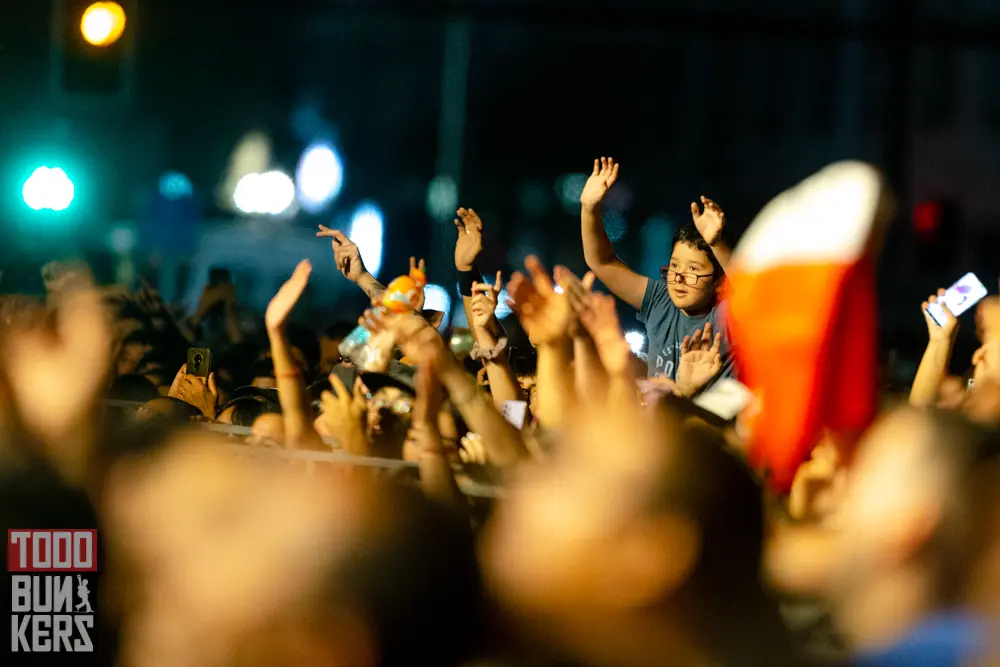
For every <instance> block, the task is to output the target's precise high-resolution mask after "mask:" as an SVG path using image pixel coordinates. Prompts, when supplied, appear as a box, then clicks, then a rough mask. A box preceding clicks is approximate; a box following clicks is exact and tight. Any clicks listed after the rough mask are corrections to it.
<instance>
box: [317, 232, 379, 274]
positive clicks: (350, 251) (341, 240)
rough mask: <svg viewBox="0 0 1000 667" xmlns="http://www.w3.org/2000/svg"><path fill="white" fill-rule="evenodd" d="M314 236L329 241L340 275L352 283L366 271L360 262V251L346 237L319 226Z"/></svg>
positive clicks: (341, 233)
mask: <svg viewBox="0 0 1000 667" xmlns="http://www.w3.org/2000/svg"><path fill="white" fill-rule="evenodd" d="M316 236H321V237H324V238H328V239H331V245H332V246H333V258H334V261H335V262H336V263H337V269H338V270H339V271H340V274H341V275H342V276H344V277H345V278H347V279H348V280H350V281H351V282H352V283H356V282H358V281H359V280H360V279H361V278H362V277H363V276H364V275H365V274H367V273H368V271H367V270H366V269H365V265H364V262H362V261H361V251H360V250H358V246H357V244H356V243H354V241H352V240H351V239H349V238H347V235H346V234H344V233H343V232H341V231H340V230H337V229H330V228H329V227H325V226H323V225H319V231H318V232H316Z"/></svg>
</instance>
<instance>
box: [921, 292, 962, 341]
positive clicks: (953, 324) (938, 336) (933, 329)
mask: <svg viewBox="0 0 1000 667" xmlns="http://www.w3.org/2000/svg"><path fill="white" fill-rule="evenodd" d="M944 293H945V290H944V289H939V290H938V291H937V294H936V295H934V294H932V295H930V296H929V297H927V301H924V302H923V303H922V304H920V312H921V313H923V315H924V321H925V322H926V323H927V335H928V337H929V338H930V340H932V341H935V342H942V343H949V342H951V341H953V340H954V339H955V334H956V333H958V319H957V318H956V317H955V316H954V315H952V314H951V311H950V310H948V306H946V305H945V304H944V302H942V303H941V304H940V305H941V310H942V311H943V312H944V323H943V324H941V325H940V326H939V325H938V323H937V322H935V321H934V318H933V317H931V316H930V314H928V312H927V308H928V306H930V304H932V303H936V302H937V300H938V298H940V297H943V296H944Z"/></svg>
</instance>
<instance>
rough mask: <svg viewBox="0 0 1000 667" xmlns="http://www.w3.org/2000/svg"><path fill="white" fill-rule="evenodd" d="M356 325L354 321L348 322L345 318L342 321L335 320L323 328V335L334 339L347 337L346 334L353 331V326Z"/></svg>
mask: <svg viewBox="0 0 1000 667" xmlns="http://www.w3.org/2000/svg"><path fill="white" fill-rule="evenodd" d="M357 326H358V325H357V324H356V323H354V322H348V321H346V320H345V321H343V322H336V323H334V324H331V325H330V326H328V327H327V328H326V329H324V330H323V336H324V337H325V338H332V339H334V340H340V339H343V338H347V335H348V334H349V333H351V332H352V331H354V328H355V327H357Z"/></svg>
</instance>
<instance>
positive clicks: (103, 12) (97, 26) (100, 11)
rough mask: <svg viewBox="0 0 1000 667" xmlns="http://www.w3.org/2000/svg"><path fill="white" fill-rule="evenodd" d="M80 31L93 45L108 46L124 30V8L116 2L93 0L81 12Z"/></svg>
mask: <svg viewBox="0 0 1000 667" xmlns="http://www.w3.org/2000/svg"><path fill="white" fill-rule="evenodd" d="M80 32H81V33H83V38H84V39H85V40H87V42H88V43H90V44H93V45H94V46H110V45H112V44H114V43H115V42H117V41H118V39H119V38H120V37H121V36H122V33H124V32H125V10H124V9H122V7H121V5H119V4H118V3H117V2H95V3H94V4H92V5H91V6H90V7H87V10H86V11H84V12H83V18H82V19H81V20H80Z"/></svg>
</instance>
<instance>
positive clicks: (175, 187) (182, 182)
mask: <svg viewBox="0 0 1000 667" xmlns="http://www.w3.org/2000/svg"><path fill="white" fill-rule="evenodd" d="M193 194H194V188H193V187H192V186H191V181H190V179H188V177H187V176H185V175H184V174H182V173H180V172H178V171H168V172H167V173H165V174H164V175H163V176H161V177H160V196H161V197H163V198H164V199H169V200H170V201H177V200H179V199H184V198H185V197H190V196H191V195H193Z"/></svg>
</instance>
